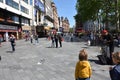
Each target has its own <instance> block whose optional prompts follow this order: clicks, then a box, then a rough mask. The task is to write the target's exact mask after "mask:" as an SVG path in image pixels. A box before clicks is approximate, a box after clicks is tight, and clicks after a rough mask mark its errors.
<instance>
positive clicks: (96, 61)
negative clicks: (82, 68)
mask: <svg viewBox="0 0 120 80" xmlns="http://www.w3.org/2000/svg"><path fill="white" fill-rule="evenodd" d="M88 61H90V62H95V63H96V64H99V65H102V64H100V61H99V60H95V59H88Z"/></svg>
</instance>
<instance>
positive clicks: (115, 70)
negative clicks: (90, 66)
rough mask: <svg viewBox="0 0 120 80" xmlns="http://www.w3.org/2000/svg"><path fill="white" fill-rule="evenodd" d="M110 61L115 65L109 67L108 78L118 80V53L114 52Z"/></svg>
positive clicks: (119, 67)
mask: <svg viewBox="0 0 120 80" xmlns="http://www.w3.org/2000/svg"><path fill="white" fill-rule="evenodd" d="M112 59H113V63H114V64H116V65H115V66H114V67H113V68H112V67H110V71H109V72H110V78H111V80H120V52H115V53H114V54H113V55H112Z"/></svg>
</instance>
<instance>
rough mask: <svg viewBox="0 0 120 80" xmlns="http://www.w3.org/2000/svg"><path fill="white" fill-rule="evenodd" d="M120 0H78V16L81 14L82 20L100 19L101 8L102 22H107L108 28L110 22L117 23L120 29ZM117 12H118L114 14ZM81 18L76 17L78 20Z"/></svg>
mask: <svg viewBox="0 0 120 80" xmlns="http://www.w3.org/2000/svg"><path fill="white" fill-rule="evenodd" d="M118 7H120V4H119V0H77V3H76V10H77V14H76V16H81V18H80V19H81V21H82V22H85V21H87V20H93V21H94V20H98V18H99V15H98V14H99V13H100V12H99V10H101V13H100V14H101V15H100V16H101V17H102V20H103V21H102V22H103V23H105V25H106V29H108V23H109V22H110V23H112V24H116V25H117V28H116V29H119V26H118V25H119V14H118V13H119V12H120V11H119V9H118ZM118 11H119V12H118ZM114 13H116V14H114ZM77 19H79V18H78V17H75V20H76V21H79V20H77Z"/></svg>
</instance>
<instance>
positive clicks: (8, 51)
mask: <svg viewBox="0 0 120 80" xmlns="http://www.w3.org/2000/svg"><path fill="white" fill-rule="evenodd" d="M13 52H14V51H6V53H13Z"/></svg>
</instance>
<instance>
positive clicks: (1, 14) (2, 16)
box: [0, 12, 5, 21]
mask: <svg viewBox="0 0 120 80" xmlns="http://www.w3.org/2000/svg"><path fill="white" fill-rule="evenodd" d="M4 20H5V19H4V13H3V12H1V13H0V21H4Z"/></svg>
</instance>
